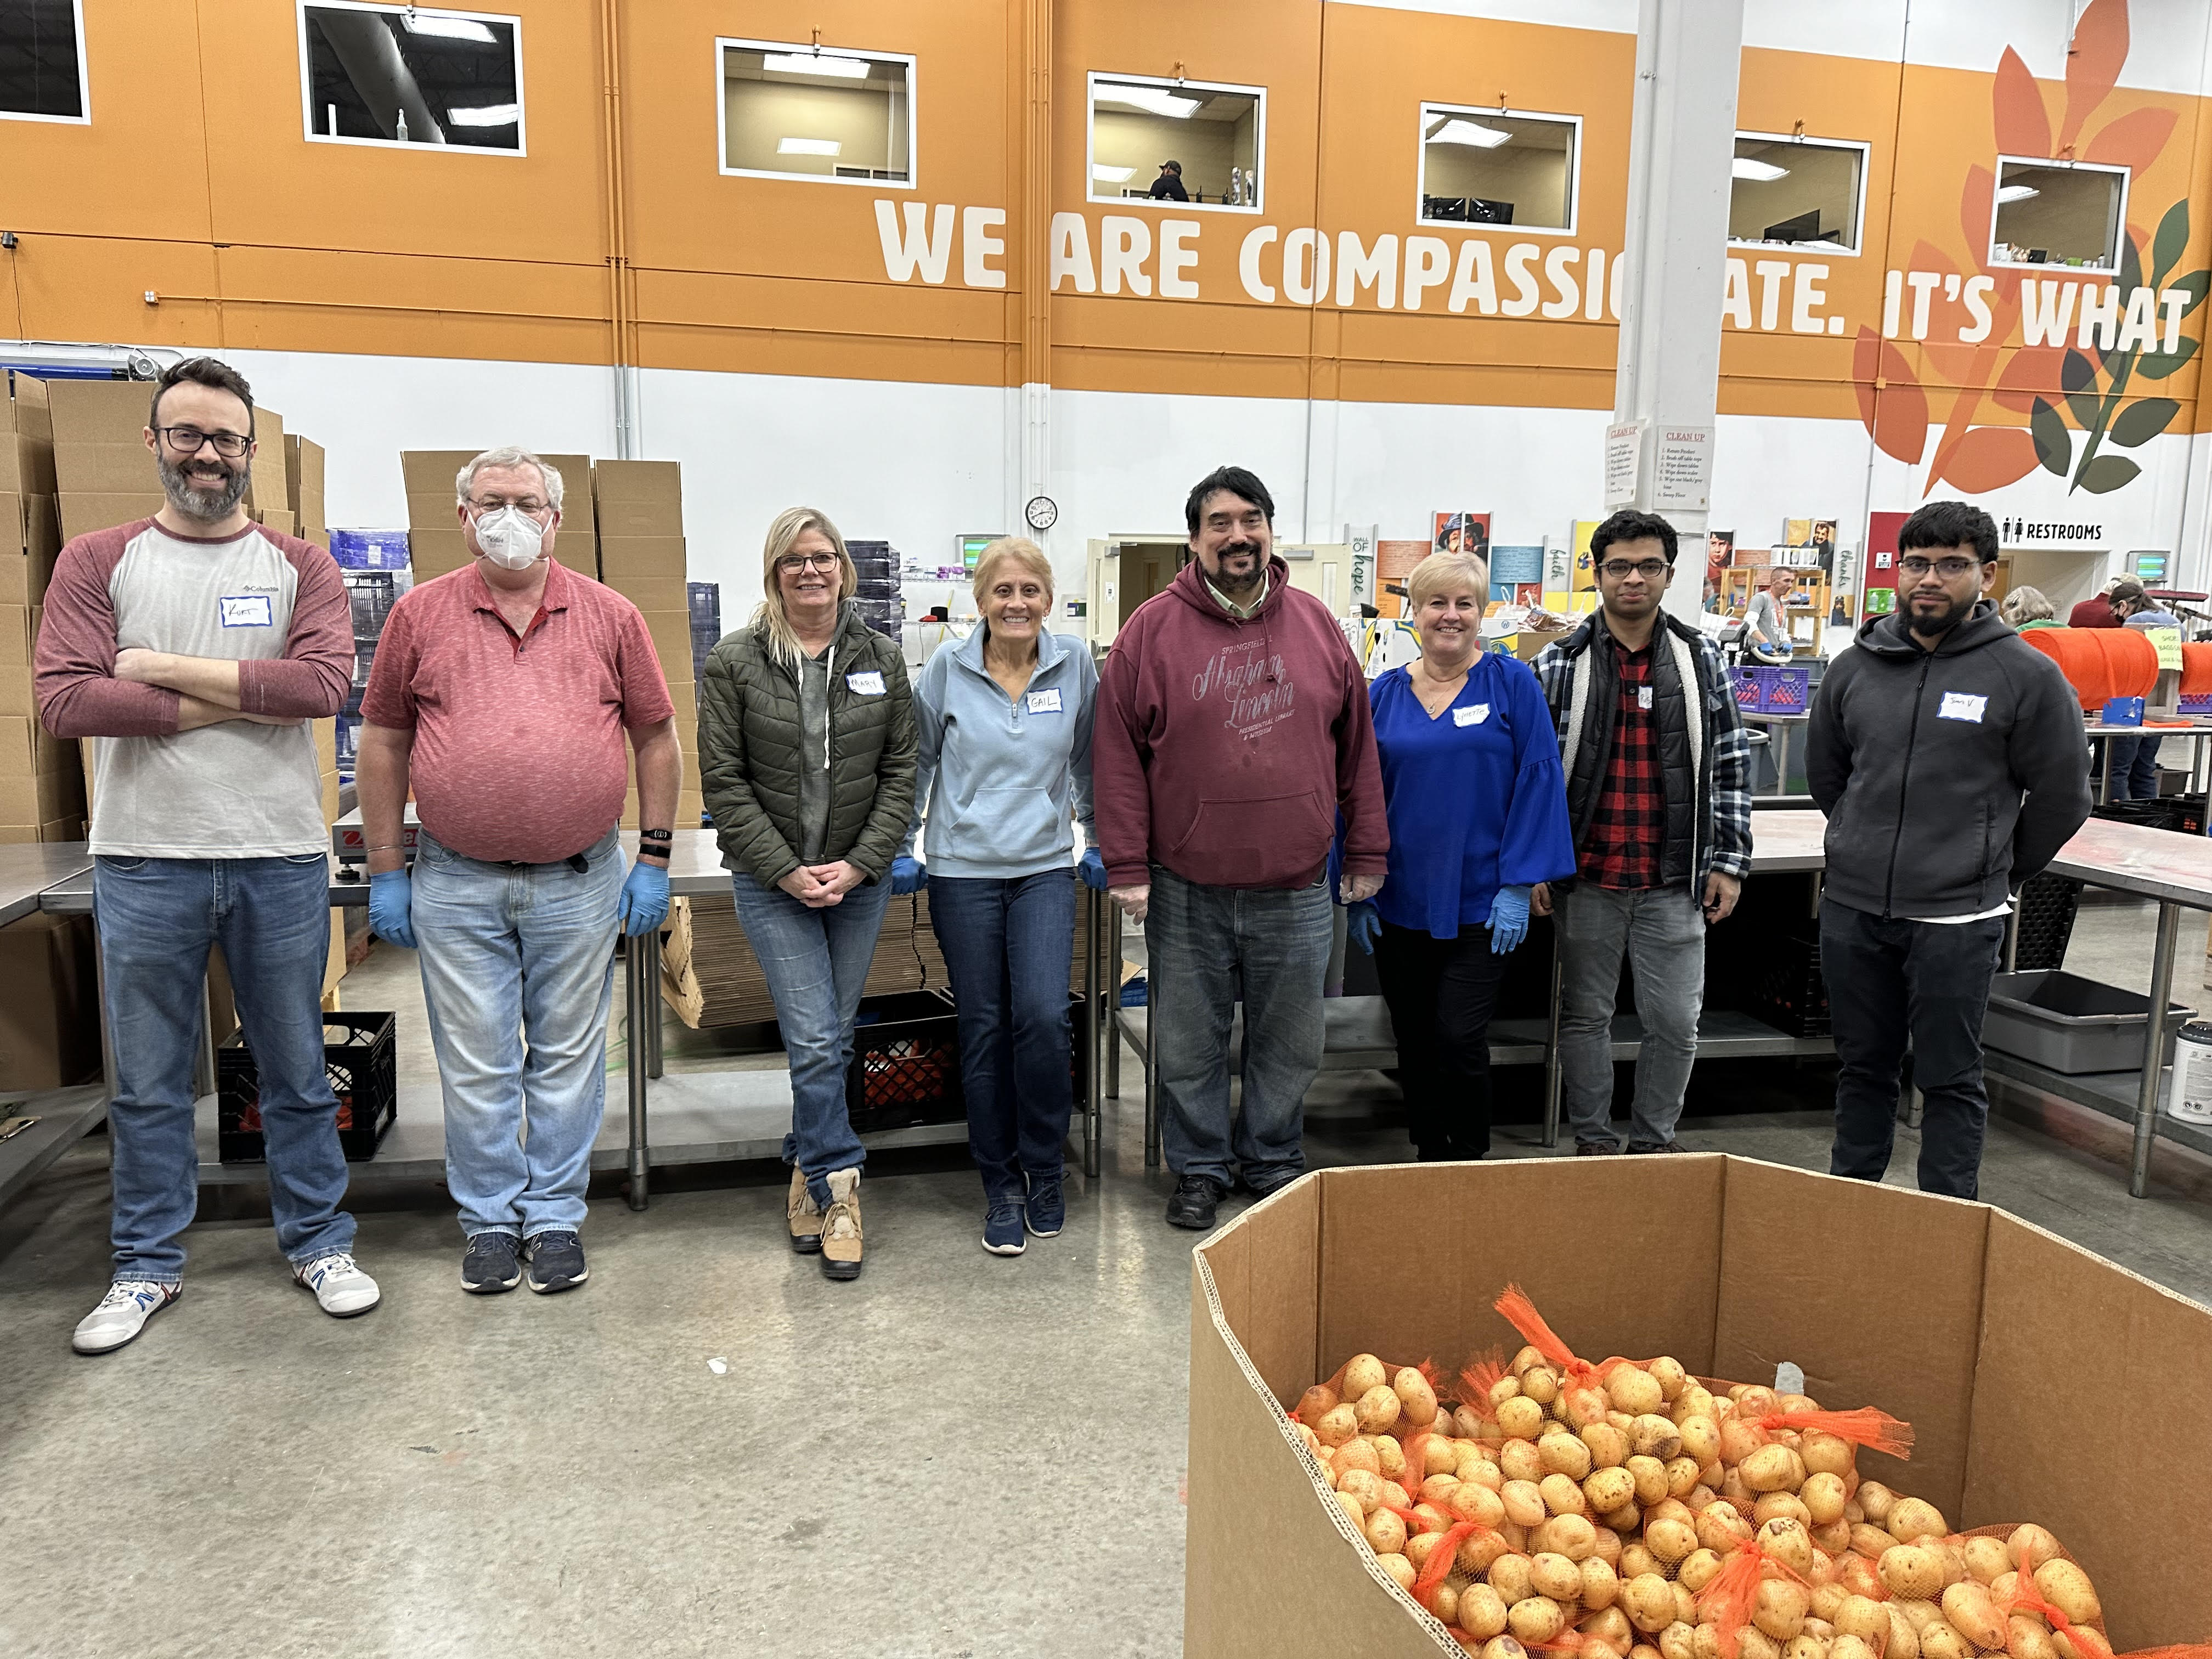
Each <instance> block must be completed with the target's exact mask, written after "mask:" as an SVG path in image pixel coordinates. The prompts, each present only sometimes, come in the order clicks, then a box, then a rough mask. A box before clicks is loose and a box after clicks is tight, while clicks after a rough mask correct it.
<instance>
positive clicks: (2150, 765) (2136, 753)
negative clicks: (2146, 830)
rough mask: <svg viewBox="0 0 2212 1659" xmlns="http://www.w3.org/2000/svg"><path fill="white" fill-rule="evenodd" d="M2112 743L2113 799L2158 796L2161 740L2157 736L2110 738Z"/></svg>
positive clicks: (2146, 798)
mask: <svg viewBox="0 0 2212 1659" xmlns="http://www.w3.org/2000/svg"><path fill="white" fill-rule="evenodd" d="M2105 741H2106V743H2109V744H2112V799H2114V800H2156V799H2158V743H2159V740H2158V739H2157V738H2132V737H2123V738H2106V739H2105Z"/></svg>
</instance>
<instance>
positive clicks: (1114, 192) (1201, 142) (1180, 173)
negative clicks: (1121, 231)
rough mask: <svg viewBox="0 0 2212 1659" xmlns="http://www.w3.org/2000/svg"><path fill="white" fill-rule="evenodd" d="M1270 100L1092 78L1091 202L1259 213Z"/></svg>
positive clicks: (1222, 89)
mask: <svg viewBox="0 0 2212 1659" xmlns="http://www.w3.org/2000/svg"><path fill="white" fill-rule="evenodd" d="M1266 105H1267V94H1266V92H1265V91H1264V90H1262V89H1261V88H1257V87H1234V86H1218V85H1207V84H1205V83H1203V82H1197V81H1150V80H1144V79H1140V78H1138V77H1135V76H1113V75H1093V76H1091V200H1092V201H1094V202H1118V201H1124V200H1139V201H1141V200H1146V199H1150V200H1152V201H1157V202H1163V203H1167V204H1182V203H1186V202H1188V203H1190V204H1193V205H1195V206H1200V207H1217V208H1218V207H1227V208H1241V209H1244V210H1248V211H1253V212H1256V211H1257V210H1259V206H1260V167H1261V152H1262V151H1263V150H1264V149H1265V148H1266V131H1265V124H1266V118H1267V116H1266Z"/></svg>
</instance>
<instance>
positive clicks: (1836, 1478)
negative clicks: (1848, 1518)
mask: <svg viewBox="0 0 2212 1659" xmlns="http://www.w3.org/2000/svg"><path fill="white" fill-rule="evenodd" d="M1806 1467H1807V1468H1811V1467H1812V1466H1811V1465H1810V1464H1809V1463H1808V1465H1807V1466H1806ZM1797 1497H1798V1499H1799V1501H1801V1502H1802V1504H1804V1505H1805V1513H1806V1516H1807V1518H1808V1520H1809V1521H1810V1522H1811V1523H1812V1524H1813V1525H1814V1526H1816V1527H1825V1526H1826V1525H1828V1524H1829V1523H1830V1522H1835V1521H1840V1520H1842V1519H1843V1518H1844V1503H1845V1502H1846V1496H1845V1493H1844V1478H1843V1476H1841V1475H1840V1474H1835V1473H1833V1472H1832V1471H1830V1470H1826V1469H1820V1470H1814V1472H1813V1473H1812V1474H1808V1475H1807V1476H1806V1477H1805V1484H1804V1485H1803V1486H1800V1487H1799V1488H1798V1489H1797Z"/></svg>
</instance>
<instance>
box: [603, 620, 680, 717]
mask: <svg viewBox="0 0 2212 1659" xmlns="http://www.w3.org/2000/svg"><path fill="white" fill-rule="evenodd" d="M607 598H608V599H609V600H610V601H611V602H612V604H613V605H614V606H615V607H617V609H616V610H615V616H616V617H617V619H618V620H617V623H616V624H615V677H616V678H617V679H619V680H620V681H621V682H622V698H623V726H625V727H626V728H627V729H629V731H632V732H635V731H637V730H638V729H639V728H640V727H641V726H658V725H659V724H660V722H661V721H663V720H673V719H674V718H675V717H676V703H675V701H674V699H672V698H671V697H670V696H669V695H668V676H667V675H666V674H665V672H663V671H662V670H661V666H660V653H659V652H658V651H656V650H654V649H653V635H652V634H651V633H650V632H648V631H647V628H646V625H645V618H644V617H641V616H640V615H638V611H637V607H636V606H635V605H632V604H631V603H630V602H629V600H628V599H624V598H623V596H622V595H621V594H619V593H617V592H614V591H612V590H611V589H610V590H609V591H608V593H607Z"/></svg>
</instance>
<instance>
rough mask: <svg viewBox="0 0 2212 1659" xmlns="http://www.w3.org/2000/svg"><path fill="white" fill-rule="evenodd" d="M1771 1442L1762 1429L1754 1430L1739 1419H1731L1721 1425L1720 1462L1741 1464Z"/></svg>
mask: <svg viewBox="0 0 2212 1659" xmlns="http://www.w3.org/2000/svg"><path fill="white" fill-rule="evenodd" d="M1772 1443H1773V1442H1772V1440H1771V1437H1769V1436H1768V1434H1767V1432H1766V1431H1765V1430H1764V1429H1759V1428H1754V1427H1753V1426H1752V1425H1750V1424H1749V1423H1747V1422H1745V1421H1743V1420H1742V1419H1741V1418H1735V1417H1731V1418H1729V1419H1726V1420H1725V1421H1723V1423H1722V1424H1721V1462H1723V1463H1741V1462H1743V1460H1744V1459H1745V1458H1747V1457H1748V1456H1750V1455H1752V1453H1753V1452H1755V1451H1757V1450H1758V1449H1759V1448H1760V1447H1761V1446H1765V1445H1771V1444H1772Z"/></svg>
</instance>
